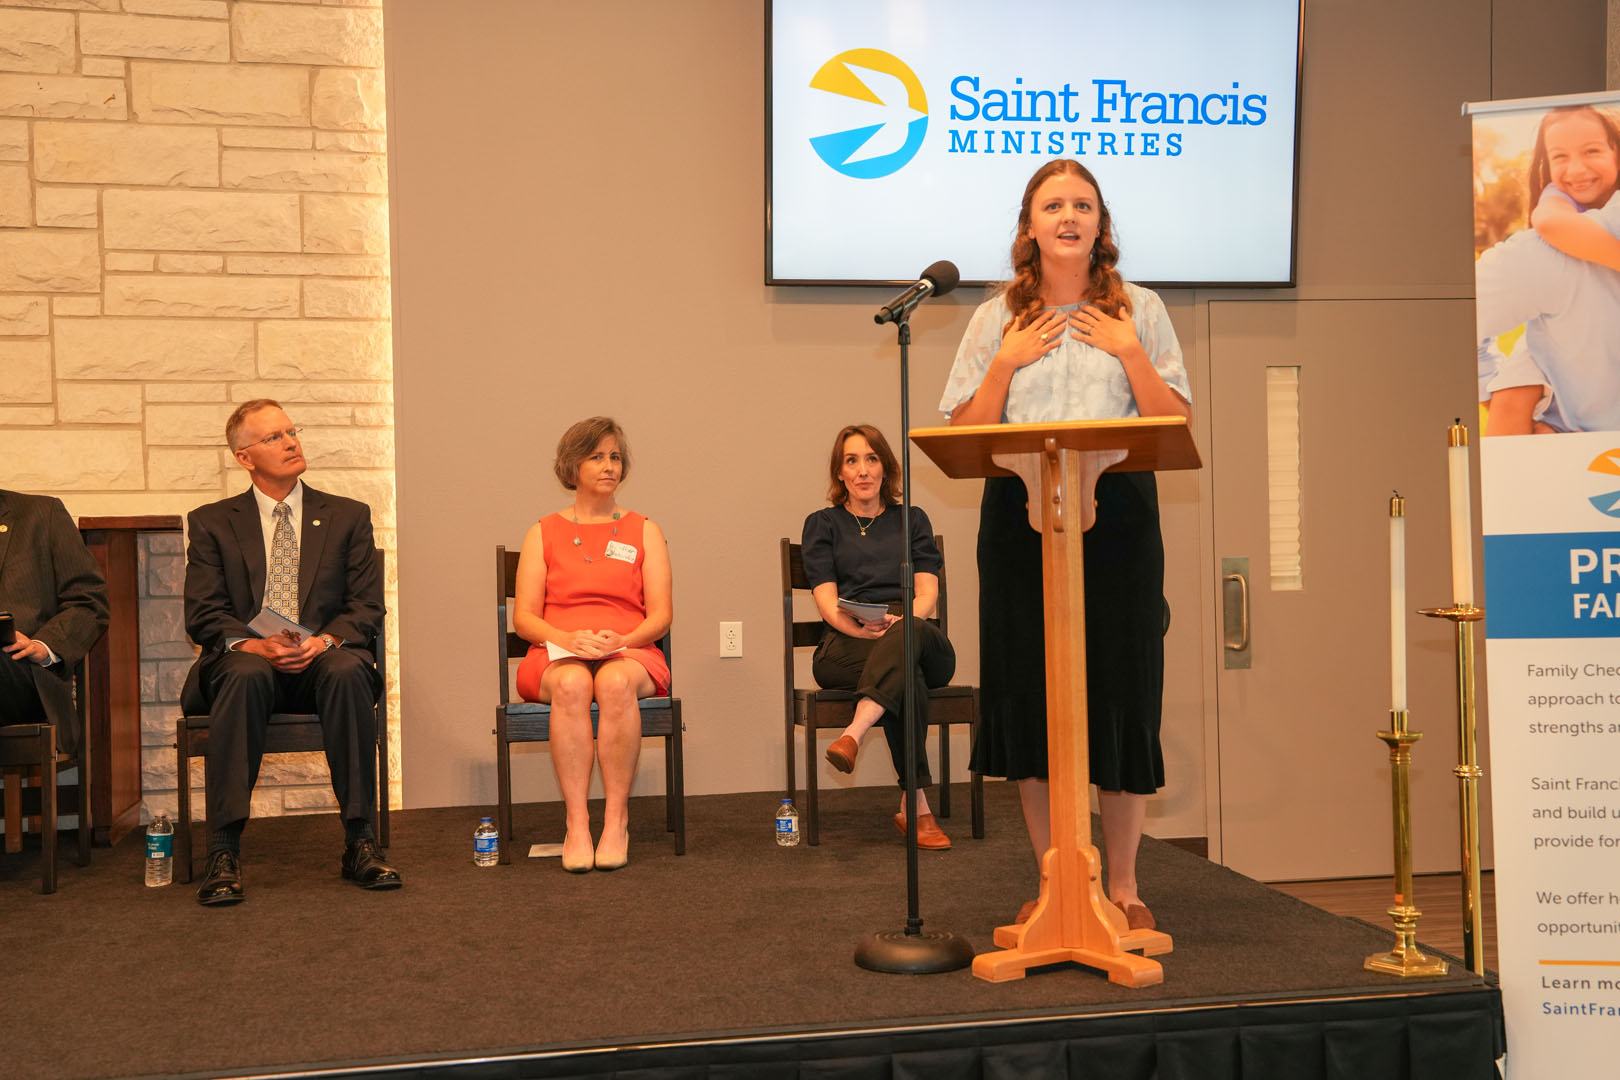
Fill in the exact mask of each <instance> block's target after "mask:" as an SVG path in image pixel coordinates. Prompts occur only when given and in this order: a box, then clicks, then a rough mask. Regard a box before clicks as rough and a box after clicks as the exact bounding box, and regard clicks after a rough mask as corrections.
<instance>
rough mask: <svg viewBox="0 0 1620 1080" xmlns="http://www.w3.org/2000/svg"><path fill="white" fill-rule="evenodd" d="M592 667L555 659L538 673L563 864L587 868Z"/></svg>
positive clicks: (593, 755) (593, 754) (592, 756)
mask: <svg viewBox="0 0 1620 1080" xmlns="http://www.w3.org/2000/svg"><path fill="white" fill-rule="evenodd" d="M594 691H595V684H594V681H593V680H592V678H591V669H590V668H589V667H587V666H586V665H585V664H583V663H581V662H580V661H578V660H558V661H555V662H554V663H551V664H549V665H547V666H546V670H545V673H544V674H543V675H541V677H540V700H541V701H543V702H549V703H550V705H551V764H552V767H553V768H555V769H556V770H557V786H558V788H560V789H561V790H562V797H563V808H564V810H563V813H564V821H565V823H566V828H567V831H566V832H565V833H564V834H563V851H562V864H563V869H565V870H572V871H574V872H576V873H577V872H580V871H584V870H589V869H590V868H591V814H590V807H589V804H588V799H589V797H590V791H591V764H592V762H593V761H594V760H595V758H596V750H595V747H594V746H593V745H592V744H591V697H592V694H593V693H594Z"/></svg>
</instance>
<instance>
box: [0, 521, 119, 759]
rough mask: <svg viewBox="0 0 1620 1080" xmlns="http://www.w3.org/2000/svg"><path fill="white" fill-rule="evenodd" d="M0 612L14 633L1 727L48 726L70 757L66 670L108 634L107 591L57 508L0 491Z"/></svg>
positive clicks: (2, 679) (4, 659)
mask: <svg viewBox="0 0 1620 1080" xmlns="http://www.w3.org/2000/svg"><path fill="white" fill-rule="evenodd" d="M0 611H6V612H10V613H11V616H12V621H13V625H14V626H15V628H16V638H15V639H14V640H13V641H12V643H11V644H9V645H6V646H4V649H3V652H0V724H38V723H51V724H55V725H56V745H57V748H58V749H62V750H67V751H69V752H72V751H74V750H77V749H78V747H79V740H80V738H81V737H82V734H83V733H82V732H80V731H79V714H78V713H77V712H76V711H75V710H74V708H73V684H72V681H71V677H70V674H71V673H70V669H71V668H72V666H73V665H74V664H76V663H78V661H79V660H80V659H81V658H83V656H84V654H85V653H87V652H89V651H90V646H92V645H94V644H95V643H96V639H97V638H99V637H101V632H102V631H103V630H105V629H106V627H107V583H106V582H105V581H104V580H103V579H102V576H101V570H100V568H99V567H97V566H96V560H95V557H94V556H93V555H91V554H90V551H89V549H88V548H86V547H85V546H84V539H83V538H82V537H81V536H80V535H79V530H78V528H77V527H76V526H74V524H73V519H72V518H71V517H69V516H68V512H67V507H65V506H63V505H62V500H60V499H53V498H50V497H49V496H46V495H22V494H19V493H18V492H15V491H5V490H0Z"/></svg>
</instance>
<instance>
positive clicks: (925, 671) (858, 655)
mask: <svg viewBox="0 0 1620 1080" xmlns="http://www.w3.org/2000/svg"><path fill="white" fill-rule="evenodd" d="M911 628H912V629H911V634H912V640H913V642H914V643H915V644H914V647H915V648H916V651H917V667H916V670H915V671H913V672H912V676H913V677H912V680H911V682H912V691H911V693H912V696H913V698H914V700H915V701H916V702H917V708H916V735H915V738H914V740H913V744H912V745H913V754H912V756H913V759H914V760H915V761H916V762H917V786H918V787H920V788H921V787H927V786H928V785H930V784H932V783H933V782H934V780H933V776H932V774H931V773H930V772H929V771H928V742H927V739H926V738H925V736H926V735H927V732H928V688H929V687H931V686H944V685H946V684H947V683H949V682H950V681H951V676H952V675H955V674H956V650H955V649H953V648H951V642H950V639H949V638H947V637H946V636H945V635H944V634H943V633H941V632H940V629H939V627H937V626H935V625H934V624H933V623H931V622H928V621H927V620H925V619H912V620H911ZM900 629H901V626H900V624H899V623H895V624H894V625H893V626H892V627H890V628H889V632H888V633H886V634H884V635H883V636H882V637H880V638H877V639H875V640H873V639H870V638H855V637H849V636H847V635H845V634H840V633H839V632H838V631H836V630H833V629H830V628H829V629H828V631H827V633H826V634H825V635H824V636H823V637H822V639H821V644H820V645H818V646H816V655H815V658H814V660H813V661H812V662H811V666H810V672H811V674H812V675H814V676H815V680H816V684H817V685H818V686H821V687H822V688H823V689H826V690H853V691H855V692H856V693H857V694H859V695H860V696H861V697H867V698H871V699H872V700H873V701H875V702H877V703H878V704H879V705H881V706H883V718H882V719H881V720H879V721H878V723H879V724H880V725H881V726H882V728H883V737H884V738H885V739H886V740H888V743H889V758H890V760H892V761H893V762H894V771H895V776H896V778H897V781H898V783H899V784H900V786H901V788H904V787H905V784H906V743H905V724H904V722H903V719H902V715H903V711H904V708H905V693H906V685H905V684H906V680H905V679H904V677H903V676H902V674H901V672H902V670H903V669H904V667H905V656H904V655H903V654H904V652H905V643H904V638H903V637H902V635H901V633H900Z"/></svg>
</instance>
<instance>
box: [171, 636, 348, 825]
mask: <svg viewBox="0 0 1620 1080" xmlns="http://www.w3.org/2000/svg"><path fill="white" fill-rule="evenodd" d="M203 685H204V686H205V687H206V688H207V691H208V695H209V700H210V701H211V702H212V705H211V706H210V707H209V715H210V716H211V717H212V721H211V723H210V724H209V725H208V827H209V828H210V829H221V828H223V827H225V826H227V825H230V824H232V823H233V822H238V821H245V820H247V817H248V811H249V808H250V807H251V804H252V794H253V785H254V784H255V783H257V782H258V779H259V763H260V762H261V761H262V760H263V759H264V744H265V736H266V732H267V731H268V729H269V726H270V715H271V714H272V713H278V712H284V713H315V714H317V715H319V716H320V718H321V731H322V735H323V737H324V741H325V750H326V765H327V768H328V769H330V770H331V773H332V793H333V794H334V795H336V796H337V802H338V812H339V813H340V814H342V815H343V818H344V820H345V821H351V820H354V819H355V818H366V817H370V816H371V812H372V809H373V807H374V806H375V804H376V802H377V765H376V756H375V755H376V752H377V714H376V711H375V705H376V701H377V693H378V691H379V689H380V688H379V687H378V686H377V672H376V669H375V668H374V667H372V665H371V654H370V653H368V652H366V651H365V650H364V649H331V650H329V651H327V652H324V653H321V654H320V655H319V656H317V657H316V658H315V659H314V660H313V661H311V663H310V665H309V667H307V668H305V669H304V670H303V671H301V672H299V673H298V674H296V675H287V674H283V673H281V672H278V671H276V669H275V668H273V667H271V666H270V662H269V661H268V660H266V659H264V658H263V657H262V656H254V655H253V654H252V653H244V652H228V653H225V654H223V655H222V656H220V657H219V658H218V659H217V660H215V661H213V662H212V663H211V664H209V666H208V670H207V671H206V672H205V673H204V674H203Z"/></svg>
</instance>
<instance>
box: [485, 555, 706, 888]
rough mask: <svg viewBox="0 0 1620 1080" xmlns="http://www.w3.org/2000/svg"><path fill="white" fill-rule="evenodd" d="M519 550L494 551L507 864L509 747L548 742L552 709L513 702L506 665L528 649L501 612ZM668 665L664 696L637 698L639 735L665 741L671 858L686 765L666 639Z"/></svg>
mask: <svg viewBox="0 0 1620 1080" xmlns="http://www.w3.org/2000/svg"><path fill="white" fill-rule="evenodd" d="M518 554H519V553H518V552H516V551H507V550H506V548H505V547H504V546H503V545H499V544H498V545H496V547H495V656H496V659H497V661H498V666H497V677H496V685H497V689H498V692H499V704H497V705H496V706H495V786H496V797H497V799H498V800H499V805H498V807H497V813H498V814H499V821H498V822H497V825H498V827H499V829H500V831H501V862H503V863H510V862H511V861H512V842H513V841H514V840H515V839H516V835H515V834H514V832H513V830H512V744H513V743H515V742H549V741H550V740H551V706H550V705H542V704H539V703H538V702H532V701H513V700H512V689H511V683H512V671H511V661H513V660H520V659H522V658H523V656H524V655H525V654H526V653H527V652H528V651H529V643H528V642H527V641H525V640H524V639H523V638H522V637H520V636H519V635H517V634H515V633H513V632H512V631H511V630H509V629H508V628H507V627H508V623H507V617H506V609H507V605H508V603H509V602H510V601H511V600H512V599H513V598H514V597H515V596H516V595H517V593H516V587H517V567H518ZM658 647H659V649H661V650H662V651H663V653H664V659H665V660H667V661H669V666H670V683H671V685H670V694H669V696H668V697H650V698H642V699H641V700H640V701H639V702H637V703H636V704H637V705H638V706H639V708H640V710H641V737H642V738H644V739H645V738H649V737H654V736H662V737H663V740H664V777H665V780H664V828H665V830H666V831H668V832H672V833H674V834H675V854H677V855H685V854H686V763H685V758H684V757H683V756H682V746H681V734H682V732H684V731H685V730H686V723H685V722H684V721H683V720H682V719H681V699H680V698H678V697H676V696H675V687H674V672H675V661H674V657H673V656H672V655H671V653H670V642H669V635H668V634H665V635H664V637H663V640H662V641H660V642H659V643H658ZM598 719H599V717H598V714H597V710H596V703H595V702H592V703H591V734H592V735H593V736H594V735H595V734H596V730H597V723H598Z"/></svg>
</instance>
